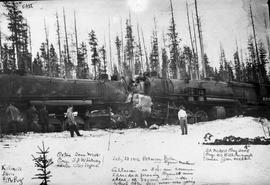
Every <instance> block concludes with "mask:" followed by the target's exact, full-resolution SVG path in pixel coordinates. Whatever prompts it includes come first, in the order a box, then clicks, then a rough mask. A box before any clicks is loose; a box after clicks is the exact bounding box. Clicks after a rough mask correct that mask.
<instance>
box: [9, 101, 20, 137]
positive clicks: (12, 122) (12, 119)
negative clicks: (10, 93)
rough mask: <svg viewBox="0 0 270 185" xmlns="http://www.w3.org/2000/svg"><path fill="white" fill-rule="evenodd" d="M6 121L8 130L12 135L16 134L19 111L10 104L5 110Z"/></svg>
mask: <svg viewBox="0 0 270 185" xmlns="http://www.w3.org/2000/svg"><path fill="white" fill-rule="evenodd" d="M6 114H7V120H8V129H9V131H10V132H12V134H15V133H16V132H17V124H18V120H19V116H20V111H19V109H18V108H17V107H15V106H14V105H13V104H12V103H10V104H9V106H8V107H7V109H6Z"/></svg>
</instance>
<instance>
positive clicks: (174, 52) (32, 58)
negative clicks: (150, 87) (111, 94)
mask: <svg viewBox="0 0 270 185" xmlns="http://www.w3.org/2000/svg"><path fill="white" fill-rule="evenodd" d="M195 1H196V0H195ZM195 4H196V3H195ZM1 5H2V6H3V7H4V8H5V10H6V12H5V13H3V15H4V17H5V18H6V19H7V21H8V30H9V33H8V36H6V37H5V39H3V38H2V34H1V30H0V54H1V65H2V66H1V68H2V73H6V74H10V73H20V74H34V75H42V76H49V77H59V78H78V79H100V78H102V76H104V75H109V76H117V77H121V76H130V77H134V76H135V75H142V74H143V73H145V72H147V73H149V74H150V75H152V76H159V77H162V78H172V79H187V78H188V79H192V80H193V79H195V80H200V79H203V78H206V77H212V78H213V79H215V80H219V81H238V82H253V83H269V78H270V74H269V73H268V74H267V70H266V67H267V66H266V65H267V63H268V57H269V53H268V50H267V49H266V47H265V46H264V44H263V41H262V40H258V41H257V38H256V33H255V29H254V27H253V35H250V37H249V38H247V46H246V48H245V51H247V52H245V53H243V51H242V48H241V49H239V48H238V46H237V44H236V47H235V52H234V54H233V56H231V57H232V58H233V61H230V60H228V59H227V57H228V56H227V55H226V52H225V50H224V49H223V47H222V43H220V57H219V61H209V58H208V55H207V53H204V52H202V53H199V51H202V48H200V47H198V46H197V43H198V42H197V40H199V41H202V38H200V36H201V34H202V33H201V32H200V29H201V28H200V27H198V30H197V31H196V28H195V25H198V26H200V22H197V21H196V20H194V18H193V17H192V21H190V17H189V13H188V9H189V8H188V6H187V19H188V24H189V25H188V26H189V34H190V41H191V42H190V46H187V45H183V43H182V41H181V35H180V34H179V33H178V32H177V30H176V20H175V17H174V9H173V4H172V1H171V0H170V12H171V15H170V16H171V20H169V23H170V25H169V27H168V29H167V31H165V33H163V36H162V38H159V37H158V35H159V34H158V31H159V30H157V26H156V24H157V23H158V20H156V18H154V21H153V25H154V29H153V30H152V35H151V38H149V39H151V47H150V50H147V47H146V43H145V39H146V38H144V33H143V30H142V28H140V25H139V23H137V25H136V26H137V27H136V26H134V25H133V24H132V22H131V18H130V16H129V18H128V19H126V20H125V28H124V29H123V30H121V35H116V36H115V37H113V39H112V40H113V42H112V44H115V45H114V46H115V48H116V51H113V52H114V53H116V58H117V59H116V60H117V61H115V62H113V59H112V57H111V56H110V55H111V52H112V51H111V42H110V43H109V44H110V47H109V48H110V49H109V50H108V51H107V47H106V43H103V44H101V42H100V40H99V38H97V34H96V32H95V31H94V30H91V31H90V33H89V34H88V40H86V41H82V42H79V41H78V36H77V25H76V15H75V12H74V28H75V30H74V33H67V29H66V27H67V25H66V18H65V11H64V9H63V16H62V19H63V22H61V20H62V19H61V17H60V16H58V12H57V13H56V19H55V23H56V30H55V34H56V35H57V39H58V40H57V43H58V45H57V46H55V45H53V44H52V43H51V42H50V41H49V36H48V31H47V28H46V23H45V21H44V30H45V35H46V37H45V38H44V41H43V42H42V43H40V48H39V51H38V52H37V53H36V54H32V45H31V28H30V26H29V25H28V23H27V20H26V18H25V17H24V16H23V13H22V11H21V10H20V7H21V6H20V5H21V3H20V2H13V1H5V2H1ZM196 8H197V7H196ZM250 11H251V12H250V13H251V19H252V10H251V9H250ZM59 15H60V14H59ZM197 16H198V15H197ZM197 20H200V19H199V18H198V19H197ZM194 21H195V23H194ZM252 21H253V19H252ZM190 22H192V23H193V24H191V25H190ZM60 23H63V25H64V26H63V27H61V26H60ZM252 23H253V22H252ZM61 25H62V24H61ZM253 26H254V25H253ZM61 31H62V32H63V33H62V32H61ZM61 34H63V35H64V37H63V38H61V37H60V35H61ZM70 35H72V36H70ZM198 37H199V38H198ZM72 38H73V39H72ZM74 38H75V41H74ZM3 40H5V42H3ZM72 47H73V48H75V50H72V49H71V48H72ZM201 47H202V46H201ZM88 48H90V49H88ZM202 55H203V56H202ZM229 58H230V57H229ZM200 61H203V62H201V63H200ZM211 62H215V63H217V62H219V67H215V68H214V67H212V66H211V65H210V63H211ZM90 65H91V66H90ZM199 65H204V68H205V74H204V73H202V72H201V71H199ZM201 68H202V67H201ZM91 69H92V70H91ZM109 69H110V70H109Z"/></svg>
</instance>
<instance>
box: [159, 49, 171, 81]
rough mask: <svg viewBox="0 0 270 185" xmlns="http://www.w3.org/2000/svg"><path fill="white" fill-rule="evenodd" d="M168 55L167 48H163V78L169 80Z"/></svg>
mask: <svg viewBox="0 0 270 185" xmlns="http://www.w3.org/2000/svg"><path fill="white" fill-rule="evenodd" d="M168 63H169V59H168V55H167V51H166V49H165V48H162V70H161V71H162V78H168Z"/></svg>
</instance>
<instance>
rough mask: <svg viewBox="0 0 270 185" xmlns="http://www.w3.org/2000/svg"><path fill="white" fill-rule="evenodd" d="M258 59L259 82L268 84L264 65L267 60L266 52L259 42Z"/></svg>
mask: <svg viewBox="0 0 270 185" xmlns="http://www.w3.org/2000/svg"><path fill="white" fill-rule="evenodd" d="M259 58H260V63H259V65H258V68H259V71H260V74H261V78H262V79H261V82H262V83H266V82H268V78H267V71H266V64H267V62H268V60H267V51H266V49H265V47H264V45H263V43H262V41H259Z"/></svg>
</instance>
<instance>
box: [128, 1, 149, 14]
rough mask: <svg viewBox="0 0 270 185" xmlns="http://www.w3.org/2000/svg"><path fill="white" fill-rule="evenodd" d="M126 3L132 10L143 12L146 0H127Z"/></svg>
mask: <svg viewBox="0 0 270 185" xmlns="http://www.w3.org/2000/svg"><path fill="white" fill-rule="evenodd" d="M127 3H128V6H129V8H130V9H131V10H132V11H133V12H143V11H145V10H146V9H147V6H148V0H127Z"/></svg>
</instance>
